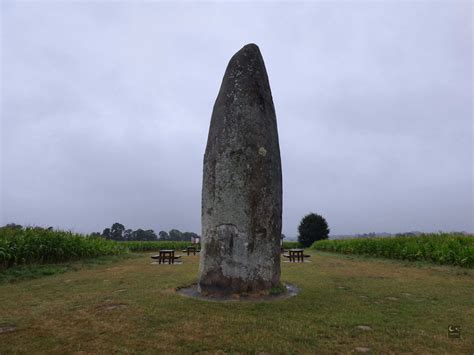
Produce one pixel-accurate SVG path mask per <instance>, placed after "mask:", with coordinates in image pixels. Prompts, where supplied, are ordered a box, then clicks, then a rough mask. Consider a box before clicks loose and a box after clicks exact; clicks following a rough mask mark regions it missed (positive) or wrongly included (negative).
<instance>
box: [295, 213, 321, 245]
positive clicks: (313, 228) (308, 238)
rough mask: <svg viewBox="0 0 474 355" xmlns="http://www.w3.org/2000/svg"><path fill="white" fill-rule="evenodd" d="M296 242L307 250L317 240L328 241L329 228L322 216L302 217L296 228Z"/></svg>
mask: <svg viewBox="0 0 474 355" xmlns="http://www.w3.org/2000/svg"><path fill="white" fill-rule="evenodd" d="M298 233H299V235H298V242H300V244H301V245H302V246H303V247H305V248H307V247H310V246H311V244H313V243H314V242H315V241H317V240H323V239H328V237H329V227H328V223H327V222H326V220H325V219H324V217H323V216H320V215H319V214H316V213H310V214H308V215H306V216H304V217H303V219H302V220H301V222H300V225H299V226H298Z"/></svg>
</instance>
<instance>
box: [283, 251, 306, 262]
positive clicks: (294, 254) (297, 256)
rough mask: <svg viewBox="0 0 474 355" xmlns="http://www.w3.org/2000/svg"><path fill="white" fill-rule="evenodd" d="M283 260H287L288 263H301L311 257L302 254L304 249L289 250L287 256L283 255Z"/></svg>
mask: <svg viewBox="0 0 474 355" xmlns="http://www.w3.org/2000/svg"><path fill="white" fill-rule="evenodd" d="M283 256H284V257H285V258H288V260H289V261H290V263H303V262H304V259H305V258H309V257H311V255H307V254H304V249H290V250H288V254H283Z"/></svg>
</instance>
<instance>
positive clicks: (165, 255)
mask: <svg viewBox="0 0 474 355" xmlns="http://www.w3.org/2000/svg"><path fill="white" fill-rule="evenodd" d="M151 258H152V259H155V260H158V264H164V263H166V261H168V264H174V262H175V260H178V259H180V258H181V255H174V250H165V249H163V250H160V253H159V254H157V255H152V256H151Z"/></svg>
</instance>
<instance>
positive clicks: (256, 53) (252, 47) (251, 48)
mask: <svg viewBox="0 0 474 355" xmlns="http://www.w3.org/2000/svg"><path fill="white" fill-rule="evenodd" d="M242 57H257V58H262V54H261V53H260V49H259V48H258V46H257V45H256V44H255V43H249V44H246V45H245V46H243V47H242V48H241V49H240V50H239V51H238V52H237V53H235V54H234V55H233V56H232V58H231V60H230V62H233V61H235V60H236V59H241V58H242ZM262 61H263V58H262Z"/></svg>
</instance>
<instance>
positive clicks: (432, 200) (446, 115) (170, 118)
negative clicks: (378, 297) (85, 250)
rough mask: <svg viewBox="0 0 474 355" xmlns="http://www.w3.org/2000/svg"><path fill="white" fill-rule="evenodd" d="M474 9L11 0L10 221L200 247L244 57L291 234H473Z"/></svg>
mask: <svg viewBox="0 0 474 355" xmlns="http://www.w3.org/2000/svg"><path fill="white" fill-rule="evenodd" d="M472 15H473V9H472V3H471V2H470V1H461V2H459V1H451V0H450V1H443V2H432V1H424V2H420V1H418V2H411V1H403V2H398V1H397V2H389V1H370V2H361V1H353V2H342V1H334V2H312V3H311V2H306V3H259V4H252V3H238V2H234V3H225V4H216V3H180V4H173V3H161V2H132V1H128V2H106V1H95V2H92V1H88V2H79V1H76V2H69V3H66V2H41V1H38V2H20V1H4V2H2V7H1V20H2V33H1V41H2V53H1V60H2V63H1V65H2V77H1V84H2V92H1V97H2V111H1V120H2V136H1V137H2V138H1V149H2V151H1V160H2V171H1V174H0V175H1V178H2V190H1V202H2V210H1V213H0V224H2V225H3V224H6V223H10V222H15V223H20V224H30V225H41V226H50V225H51V226H54V227H59V228H63V229H72V230H74V231H79V232H93V231H102V229H104V228H105V227H107V226H110V225H111V224H112V223H113V222H115V221H119V222H121V223H123V224H124V225H125V226H126V227H129V228H133V229H136V228H139V227H141V228H146V229H148V228H151V229H154V230H155V231H156V232H158V231H159V230H169V229H171V228H178V229H180V230H186V231H195V232H198V233H200V228H201V226H200V213H201V211H200V208H201V207H200V206H201V184H202V160H203V155H204V150H205V145H206V140H207V133H208V129H209V123H210V117H211V112H212V106H213V104H214V100H215V98H216V96H217V93H218V90H219V87H220V83H221V80H222V76H223V74H224V70H225V68H226V66H227V63H228V61H229V59H230V57H231V56H232V55H233V54H234V53H235V52H236V51H237V50H239V49H240V48H241V47H242V46H243V45H245V44H246V43H250V42H254V43H256V44H257V45H258V46H259V47H260V50H261V52H262V54H263V57H264V60H265V64H266V67H267V71H268V75H269V79H270V85H271V88H272V93H273V100H274V103H275V108H276V112H277V121H278V130H279V136H280V148H281V155H282V169H283V232H284V233H285V234H286V235H287V236H288V237H293V236H296V234H297V232H296V229H297V225H298V223H299V221H300V219H301V217H302V216H303V215H305V214H306V213H308V212H311V211H313V212H316V213H320V214H322V215H323V216H324V217H325V218H326V219H327V221H328V223H329V226H330V228H331V233H332V234H346V233H347V234H352V233H363V232H372V231H376V232H381V231H386V232H402V231H411V230H420V231H426V232H429V231H438V230H444V231H451V230H465V231H473V230H474V228H473V219H474V216H473V189H472V181H473V180H472V178H473V153H472V151H473V120H472V94H473V93H472V60H473V58H472Z"/></svg>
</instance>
